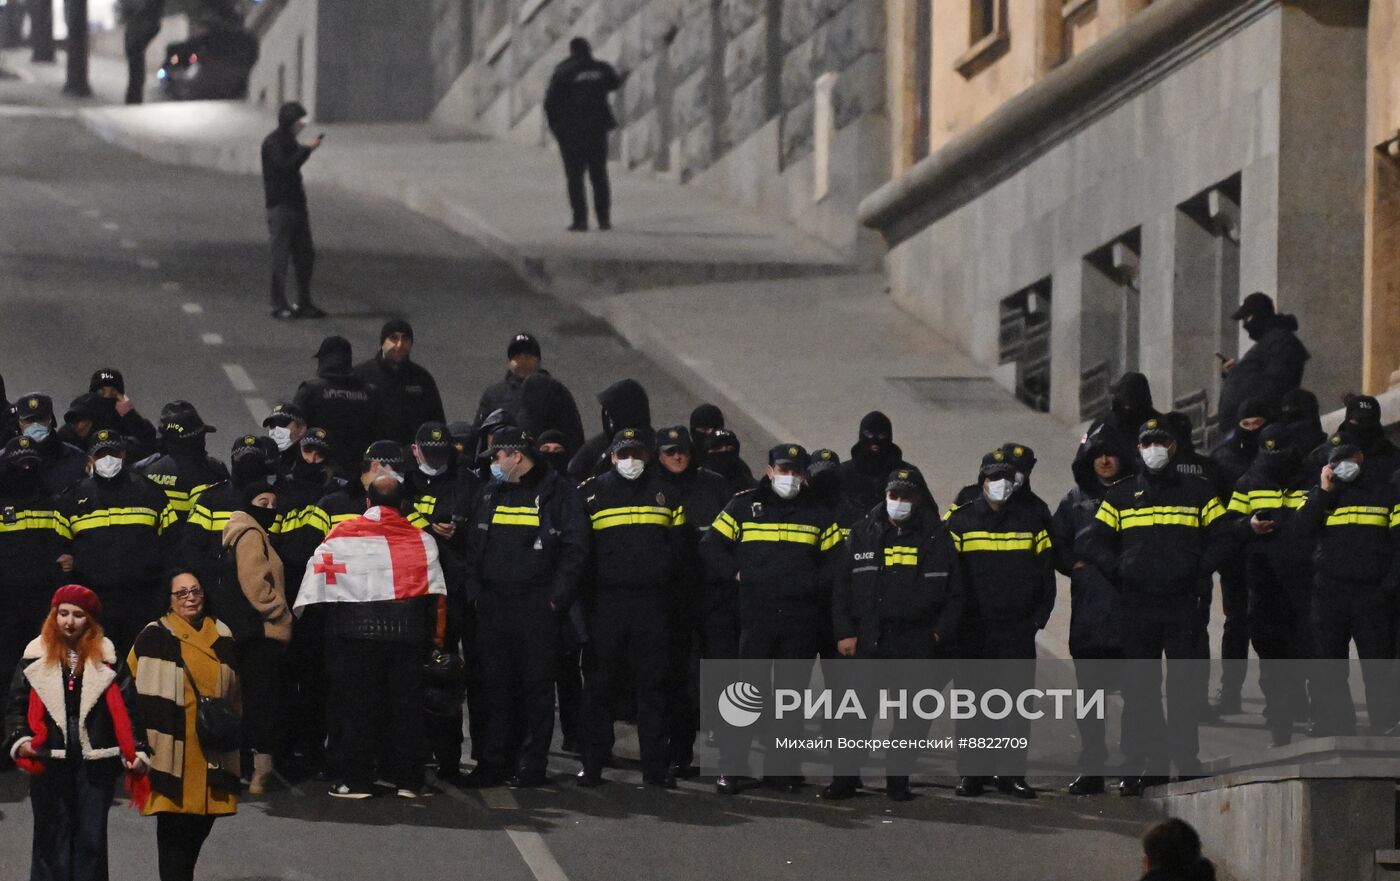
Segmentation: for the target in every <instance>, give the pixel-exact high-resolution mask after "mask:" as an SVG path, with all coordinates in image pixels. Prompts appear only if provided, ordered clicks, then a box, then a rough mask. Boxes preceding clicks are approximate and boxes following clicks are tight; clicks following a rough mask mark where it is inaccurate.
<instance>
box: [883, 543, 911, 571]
mask: <svg viewBox="0 0 1400 881" xmlns="http://www.w3.org/2000/svg"><path fill="white" fill-rule="evenodd" d="M885 565H886V566H917V565H919V549H918V548H916V547H908V546H907V545H894V546H892V547H888V548H885Z"/></svg>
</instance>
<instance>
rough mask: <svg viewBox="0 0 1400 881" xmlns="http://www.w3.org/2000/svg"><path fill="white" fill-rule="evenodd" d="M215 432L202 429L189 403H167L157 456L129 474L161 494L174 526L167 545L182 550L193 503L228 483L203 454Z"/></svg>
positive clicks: (225, 471) (216, 463)
mask: <svg viewBox="0 0 1400 881" xmlns="http://www.w3.org/2000/svg"><path fill="white" fill-rule="evenodd" d="M215 430H216V429H215V428H214V427H213V426H212V425H205V424H204V420H203V419H201V418H200V416H199V411H198V410H196V409H195V407H194V405H193V404H191V403H190V402H189V401H171V402H170V403H168V404H166V405H165V406H164V407H162V408H161V411H160V446H161V452H158V453H155V454H153V455H151V456H148V457H147V458H145V459H142V460H141V461H140V462H137V463H136V464H135V465H134V466H132V470H133V471H135V472H136V473H137V474H140V475H142V476H143V477H145V478H146V479H147V480H149V481H150V482H151V483H154V484H155V485H156V486H158V487H160V488H161V489H162V490H164V491H165V495H166V498H167V499H169V501H170V507H171V508H173V509H174V511H175V516H176V518H177V522H176V524H175V525H174V527H172V536H171V542H172V544H174V545H175V547H177V548H181V547H183V546H184V530H185V521H186V519H187V518H188V517H189V515H190V511H191V510H193V509H194V500H195V499H197V498H199V495H200V493H202V492H204V491H205V490H207V489H209V488H210V487H211V486H214V485H215V484H218V483H222V482H223V481H225V480H228V469H227V468H225V467H224V464H223V463H222V462H220V461H218V460H217V459H215V458H214V457H213V456H210V455H209V454H208V452H206V448H205V441H206V439H207V437H208V435H210V434H213V433H214V431H215Z"/></svg>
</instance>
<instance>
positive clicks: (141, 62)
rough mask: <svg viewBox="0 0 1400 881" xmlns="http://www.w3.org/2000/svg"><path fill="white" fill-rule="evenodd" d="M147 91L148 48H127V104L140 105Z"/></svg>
mask: <svg viewBox="0 0 1400 881" xmlns="http://www.w3.org/2000/svg"><path fill="white" fill-rule="evenodd" d="M145 91H146V47H144V46H142V47H140V48H137V47H135V46H128V47H126V103H128V104H140V103H141V102H142V101H144V100H145Z"/></svg>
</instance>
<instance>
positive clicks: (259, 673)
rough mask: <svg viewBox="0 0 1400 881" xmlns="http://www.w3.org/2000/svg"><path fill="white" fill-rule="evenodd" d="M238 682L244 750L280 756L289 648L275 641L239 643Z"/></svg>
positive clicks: (257, 639)
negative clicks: (241, 699)
mask: <svg viewBox="0 0 1400 881" xmlns="http://www.w3.org/2000/svg"><path fill="white" fill-rule="evenodd" d="M237 649H238V682H239V685H240V686H241V688H242V690H243V747H244V749H247V750H250V751H252V752H255V753H274V752H276V753H280V752H281V746H282V743H281V737H282V735H283V733H284V731H285V727H284V726H283V725H282V718H281V704H282V683H283V675H282V672H283V662H284V659H285V658H286V648H285V647H284V646H283V645H282V643H280V642H278V641H277V640H275V639H268V638H266V637H257V638H254V639H249V640H246V641H244V642H241V643H238V645H237Z"/></svg>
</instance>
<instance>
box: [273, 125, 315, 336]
mask: <svg viewBox="0 0 1400 881" xmlns="http://www.w3.org/2000/svg"><path fill="white" fill-rule="evenodd" d="M305 117H306V108H305V107H303V106H301V104H300V103H298V102H296V101H288V102H287V103H285V104H283V105H282V106H281V107H279V108H278V109H277V129H276V130H275V131H273V132H272V134H270V135H268V136H267V137H266V138H264V139H263V143H262V175H263V195H264V201H265V202H266V205H267V231H268V234H269V235H270V236H271V238H272V317H273V318H283V319H285V318H324V317H325V314H326V313H324V312H322V311H321V310H320V309H317V308H316V307H315V306H313V305H312V303H311V270H312V267H313V266H314V265H315V262H316V248H315V246H314V245H313V244H312V242H311V217H310V215H309V214H308V213H307V208H306V187H305V186H303V185H302V181H301V167H302V166H303V165H305V164H306V160H308V159H310V158H311V154H312V153H313V152H314V151H315V150H316V148H318V147H320V146H321V137H320V136H319V135H318V136H317V137H316V138H315V139H313V140H312V141H311V142H310V143H307V144H302V143H300V142H298V141H297V135H299V134H301V131H302V129H303V128H305V127H306V123H305V122H304V121H303V120H304V118H305ZM288 261H291V263H292V266H293V267H294V269H295V270H296V276H297V302H296V305H295V306H291V305H288V303H287V262H288Z"/></svg>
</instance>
